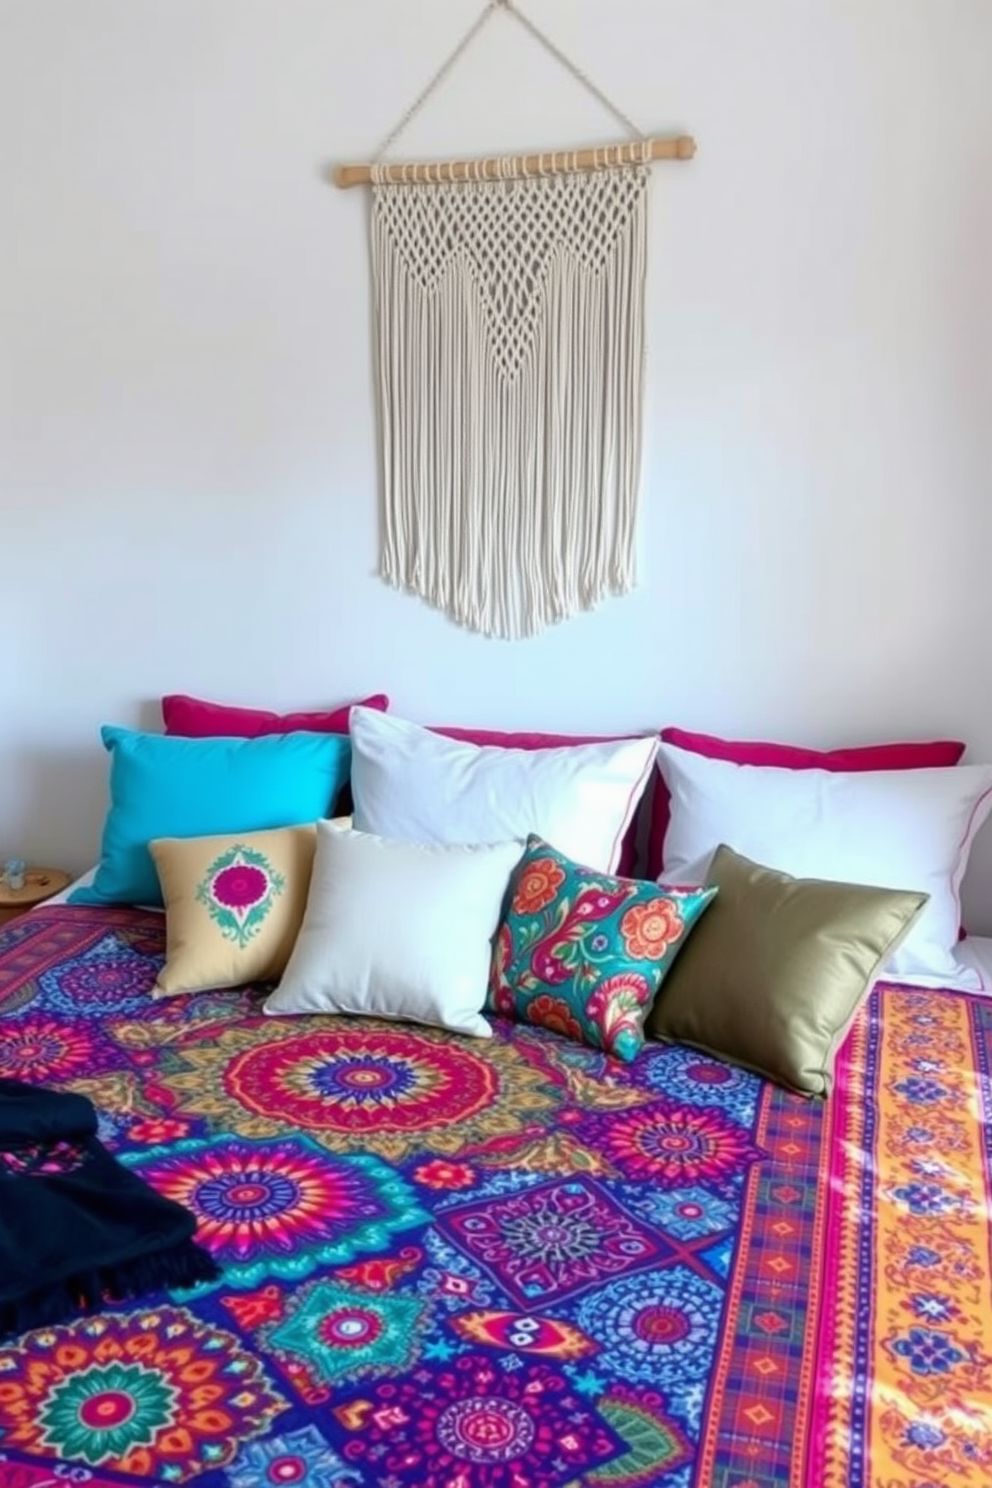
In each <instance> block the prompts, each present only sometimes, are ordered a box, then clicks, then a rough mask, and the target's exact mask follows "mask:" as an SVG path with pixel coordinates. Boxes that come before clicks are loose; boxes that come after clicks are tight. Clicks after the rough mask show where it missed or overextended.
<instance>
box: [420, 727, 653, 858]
mask: <svg viewBox="0 0 992 1488" xmlns="http://www.w3.org/2000/svg"><path fill="white" fill-rule="evenodd" d="M431 732H432V733H434V734H443V735H444V736H445V738H446V739H460V740H461V742H462V743H463V744H479V745H482V746H485V747H487V748H490V749H568V748H569V747H570V746H571V745H573V744H615V743H616V742H617V740H618V739H642V738H644V737H645V734H535V733H519V734H513V733H509V734H508V733H503V732H502V731H501V730H498V729H468V728H452V727H450V726H448V725H443V726H442V725H432V726H431ZM651 774H652V779H651V781H650V782H649V784H648V787H647V790H646V791H645V792H644V795H643V796H642V798H641V801H640V803H639V805H638V809H637V811H635V812H634V817H633V820H632V821H631V823H630V826H629V827H628V828H627V834H626V836H625V837H624V839H623V843H622V845H621V848H620V861H619V863H618V864H617V873H618V875H619V876H620V877H621V878H633V877H634V875H635V870H636V867H637V839H638V835H639V833H640V820H641V814H642V812H643V811H645V810H649V809H650V804H649V803H650V802H651V799H652V797H653V796H655V795H656V794H657V788H658V785H659V784H660V783H661V777H660V775H658V772H657V770H653V771H652V772H651ZM665 819H666V823H667V819H668V818H667V808H666V818H665ZM652 825H653V824H652ZM655 876H656V875H655Z"/></svg>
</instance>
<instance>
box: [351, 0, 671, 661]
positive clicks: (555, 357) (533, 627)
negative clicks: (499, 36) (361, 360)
mask: <svg viewBox="0 0 992 1488" xmlns="http://www.w3.org/2000/svg"><path fill="white" fill-rule="evenodd" d="M497 11H503V12H504V14H506V15H508V16H511V17H512V18H514V19H515V20H516V21H518V22H519V23H520V24H521V25H523V26H524V27H525V28H526V30H527V31H528V32H529V33H530V35H531V36H533V37H534V38H535V39H536V40H537V41H539V42H540V43H541V44H542V46H544V47H545V48H546V49H547V50H548V51H549V52H550V53H551V54H552V56H553V57H555V58H556V60H557V61H559V62H561V63H562V64H563V65H564V66H565V67H566V68H568V70H569V71H570V72H571V73H572V74H573V75H574V76H575V77H576V78H578V80H579V81H580V82H581V83H582V84H583V85H584V86H585V88H586V89H588V91H589V92H591V93H592V94H593V96H594V97H595V98H596V99H597V100H598V101H599V102H600V103H601V104H603V105H605V106H606V108H607V109H609V111H610V112H611V113H612V114H613V116H614V118H615V119H617V120H618V121H619V122H620V123H621V125H622V126H623V128H624V131H625V135H626V140H625V142H624V143H622V144H619V145H615V144H611V145H603V146H599V147H596V148H593V149H582V150H575V151H564V152H563V151H554V152H547V153H542V154H533V155H514V156H501V157H495V158H490V159H482V160H450V161H442V162H433V163H429V164H427V163H424V164H406V165H401V164H384V163H383V161H382V157H383V156H384V155H385V153H386V151H387V150H388V149H389V148H390V146H391V145H393V144H394V142H395V141H396V139H397V138H398V137H399V135H400V134H401V133H402V131H403V130H404V129H405V128H406V126H407V124H409V122H410V120H411V119H412V118H413V116H414V115H415V114H416V113H417V112H418V111H419V110H420V108H421V107H422V106H423V105H424V103H425V102H426V101H427V99H428V98H429V97H430V96H431V94H432V93H433V92H434V91H435V89H436V88H437V87H438V86H439V84H440V83H441V82H442V81H443V80H444V78H445V77H446V76H447V74H448V73H449V72H450V71H451V69H452V68H453V67H454V65H455V63H456V62H457V61H458V60H459V58H460V57H461V56H462V54H463V53H464V51H465V50H466V48H467V47H468V46H469V44H470V43H471V42H472V41H473V40H474V39H475V38H476V37H477V36H478V34H479V32H480V31H481V30H482V28H483V27H484V26H485V25H486V23H487V22H488V21H489V20H490V19H491V18H492V17H493V15H494V14H495V13H496V12H497ZM694 153H695V144H694V142H693V140H692V139H690V138H688V137H686V136H679V137H677V138H669V139H657V138H653V139H652V138H648V137H646V136H645V135H643V134H642V133H641V132H640V130H638V129H637V127H636V125H634V124H633V123H631V121H630V120H629V119H628V118H627V116H626V114H624V113H623V112H622V111H621V110H620V109H618V108H617V107H616V106H615V105H614V104H612V103H611V102H610V101H609V100H608V99H607V98H606V97H605V96H604V94H603V93H602V92H600V90H599V89H598V88H597V87H596V86H595V85H594V84H593V83H592V82H591V81H590V79H589V78H588V77H587V76H586V75H585V73H583V72H581V71H580V70H579V68H577V67H576V66H575V65H574V64H573V63H571V62H570V61H569V60H568V59H567V58H566V57H565V56H564V55H563V53H562V52H561V51H560V50H559V49H558V48H557V47H556V46H555V45H554V43H553V42H552V41H550V40H549V38H548V37H547V36H545V35H544V34H543V32H541V31H539V30H538V29H537V27H536V26H535V25H534V24H533V22H531V21H530V20H529V19H528V18H527V17H526V16H524V15H523V14H522V13H521V11H520V10H518V9H517V7H516V5H515V4H514V3H513V0H489V3H488V4H487V5H486V7H485V9H484V10H483V12H482V14H481V15H480V16H479V19H478V20H477V21H476V23H475V25H474V26H473V27H472V29H471V30H470V31H469V32H468V34H467V35H466V36H465V38H464V39H463V40H462V42H461V43H460V44H459V46H458V47H457V48H456V49H455V51H454V52H453V53H452V55H451V56H450V57H449V58H448V59H447V61H446V62H445V63H444V64H443V65H442V67H441V68H440V69H439V71H438V73H437V74H436V75H435V77H434V78H433V79H432V80H431V82H430V83H429V84H428V86H427V87H426V88H425V89H424V91H423V92H422V93H421V95H420V96H419V98H417V99H416V100H415V102H414V103H413V105H412V106H411V107H410V108H409V109H408V110H407V112H406V114H404V116H403V118H402V119H401V120H400V121H399V123H398V124H397V126H396V128H395V129H394V130H393V131H392V133H391V134H390V135H389V136H388V138H387V139H386V140H385V141H384V142H383V145H382V146H381V148H380V150H379V151H378V153H377V155H376V157H375V161H374V163H372V164H371V165H351V166H341V167H339V168H338V169H337V171H336V172H335V177H334V178H335V180H336V182H337V183H338V185H340V186H356V185H361V184H368V185H370V186H371V188H372V213H371V248H372V268H373V281H374V300H375V316H376V327H377V338H378V345H377V377H378V395H379V403H380V407H379V423H380V431H381V439H382V474H383V480H384V490H383V505H382V531H381V539H380V541H381V551H380V563H379V567H380V573H381V575H382V577H383V578H384V579H385V580H386V581H387V582H388V583H390V584H393V585H395V586H396V587H397V588H400V589H404V590H406V591H408V592H410V593H413V594H416V595H419V596H420V597H421V598H423V599H424V600H426V601H427V602H428V603H429V604H431V605H434V606H436V607H437V608H439V609H441V610H443V611H444V612H445V613H446V614H447V615H448V616H450V618H451V619H452V620H454V621H456V622H457V623H459V624H461V625H463V626H467V627H468V628H470V629H472V630H475V631H481V632H482V633H483V634H485V635H491V636H503V637H519V636H525V635H532V634H534V633H535V632H537V631H539V630H542V629H543V628H544V627H545V626H547V625H550V624H552V623H553V622H556V621H559V620H562V619H564V618H566V617H567V616H569V615H574V614H576V613H577V612H578V611H580V610H585V609H589V608H591V607H592V606H593V605H594V604H596V603H597V602H598V601H600V600H602V599H604V598H606V597H607V596H609V595H620V594H625V593H627V592H628V591H629V590H630V589H631V588H632V587H633V584H634V578H635V574H634V567H635V529H636V517H637V498H638V486H639V478H640V456H641V419H642V402H643V386H644V365H643V363H644V356H643V349H644V287H645V273H646V266H647V185H648V175H649V164H650V162H651V161H653V160H688V159H691V157H692V155H693V154H694Z"/></svg>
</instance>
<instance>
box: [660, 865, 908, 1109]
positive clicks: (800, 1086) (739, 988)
mask: <svg viewBox="0 0 992 1488" xmlns="http://www.w3.org/2000/svg"><path fill="white" fill-rule="evenodd" d="M707 881H708V882H709V883H711V884H715V885H716V886H717V888H718V889H719V893H718V894H717V896H716V899H715V900H714V901H713V904H712V905H711V906H710V908H709V910H708V911H707V913H706V914H705V915H704V916H703V918H702V919H701V920H700V922H699V924H698V925H697V926H696V927H695V929H694V930H693V932H692V934H691V935H690V936H689V938H688V940H687V941H686V944H685V945H684V946H683V948H682V950H681V951H680V953H679V956H678V958H677V960H676V961H675V964H674V965H673V966H672V969H671V971H670V972H669V973H668V976H667V977H666V979H665V982H664V984H663V986H662V988H661V992H660V994H659V997H658V1000H657V1001H656V1003H655V1005H654V1007H653V1008H652V1010H651V1012H650V1014H649V1015H648V1018H647V1024H646V1029H647V1033H648V1036H649V1037H654V1038H663V1039H669V1040H672V1041H675V1042H678V1043H686V1044H694V1045H696V1046H697V1047H698V1048H701V1049H705V1050H706V1051H707V1052H708V1053H711V1054H717V1055H720V1056H721V1057H723V1058H725V1059H730V1060H733V1061H734V1063H736V1064H743V1065H745V1066H746V1067H747V1068H748V1069H753V1070H757V1071H758V1073H759V1074H763V1075H768V1076H769V1077H770V1078H771V1079H773V1080H776V1081H777V1082H778V1083H779V1084H781V1085H787V1086H789V1087H790V1088H791V1089H793V1090H798V1091H800V1092H802V1093H803V1094H804V1095H826V1094H828V1093H829V1090H830V1086H831V1083H832V1080H833V1066H834V1059H835V1057H836V1054H837V1050H838V1049H839V1048H840V1046H841V1044H842V1043H843V1040H844V1036H845V1034H846V1033H847V1030H848V1028H849V1027H850V1025H851V1022H852V1020H853V1018H854V1015H855V1013H856V1012H857V1010H858V1008H859V1006H860V1005H861V1002H862V1001H863V999H864V998H865V997H866V996H867V994H868V992H869V991H870V990H871V987H872V984H873V983H874V981H875V978H876V977H877V976H878V974H879V972H880V971H881V969H882V967H883V966H884V965H885V963H886V962H887V961H888V959H889V957H890V956H891V955H892V953H893V951H894V950H895V948H896V947H897V946H898V945H899V943H900V941H901V940H902V938H903V936H905V935H906V934H908V932H909V930H910V928H911V927H912V925H913V922H914V920H915V919H916V917H917V915H918V914H919V913H920V912H921V910H922V909H923V907H924V905H925V904H926V902H927V897H928V896H927V895H926V894H923V893H915V892H908V891H904V890H901V889H876V888H867V887H865V886H864V885H861V884H843V883H832V882H827V881H826V880H823V879H813V878H792V877H790V875H789V874H788V873H777V872H774V871H773V870H772V869H770V868H762V867H759V866H758V864H756V863H752V862H750V861H749V860H748V859H747V858H744V857H741V856H740V855H739V854H738V853H735V852H732V851H731V849H730V848H729V847H720V848H718V849H717V851H716V853H715V854H714V857H713V861H712V863H711V865H710V871H709V873H708V875H707Z"/></svg>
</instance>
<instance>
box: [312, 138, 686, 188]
mask: <svg viewBox="0 0 992 1488" xmlns="http://www.w3.org/2000/svg"><path fill="white" fill-rule="evenodd" d="M645 146H646V147H647V158H648V159H649V160H691V159H692V157H693V155H695V153H696V141H695V140H694V139H693V138H692V136H691V135H688V134H679V135H675V136H672V137H671V138H669V139H651V140H646V141H644V143H643V144H642V143H641V141H639V140H638V141H635V142H633V143H631V144H624V145H599V146H597V147H596V148H595V149H585V150H543V151H542V152H541V153H540V154H539V155H506V156H495V155H494V156H487V157H486V158H484V159H481V160H437V161H421V162H418V163H415V164H408V165H383V166H380V167H379V178H380V180H384V181H387V182H389V184H390V185H396V184H398V183H401V182H404V181H498V180H500V179H505V178H507V177H513V176H539V175H558V174H561V173H562V172H565V171H575V170H599V169H601V168H603V167H604V166H612V165H631V164H634V163H635V162H637V161H639V160H641V159H642V158H643V151H644V148H645ZM372 178H373V167H372V166H371V165H339V166H338V167H337V169H336V170H335V171H334V182H335V184H336V185H338V186H342V187H347V186H367V185H368V184H369V183H370V182H371V181H372Z"/></svg>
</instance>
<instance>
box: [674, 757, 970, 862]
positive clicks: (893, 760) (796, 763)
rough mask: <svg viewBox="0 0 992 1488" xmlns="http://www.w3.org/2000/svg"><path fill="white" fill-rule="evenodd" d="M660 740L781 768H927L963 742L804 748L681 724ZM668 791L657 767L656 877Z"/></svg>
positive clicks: (943, 761)
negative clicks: (724, 735)
mask: <svg viewBox="0 0 992 1488" xmlns="http://www.w3.org/2000/svg"><path fill="white" fill-rule="evenodd" d="M661 739H662V743H664V744H674V745H675V746H676V748H678V749H686V750H688V751H689V752H690V753H691V754H701V755H703V756H704V757H705V758H706V759H717V760H727V761H728V762H729V763H730V764H734V765H764V766H772V767H774V768H777V769H780V770H833V771H850V772H851V773H852V774H853V773H857V772H859V771H862V770H864V771H872V770H925V769H942V768H947V767H949V766H952V765H956V764H958V762H959V761H960V759H961V756H962V755H963V754H964V751H965V745H964V744H962V743H961V742H960V741H959V740H956V739H937V740H932V741H928V742H924V743H919V744H918V743H908V744H907V743H901V744H867V745H864V746H861V747H856V748H851V749H825V750H819V749H805V748H802V747H801V746H798V745H794V744H767V743H764V742H762V741H760V740H746V739H721V738H719V737H718V736H717V735H716V734H694V733H689V732H688V731H687V730H685V729H680V728H665V729H662V731H661ZM669 812H670V797H669V794H668V787H667V786H666V784H665V782H664V780H663V778H662V776H661V772H660V771H658V772H657V779H656V781H655V791H654V804H653V808H652V812H651V828H650V832H649V836H648V854H647V856H648V861H647V874H648V876H649V877H650V878H655V879H656V878H658V877H659V875H660V874H661V871H662V868H663V866H664V861H665V834H666V833H667V831H668V819H669Z"/></svg>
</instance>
